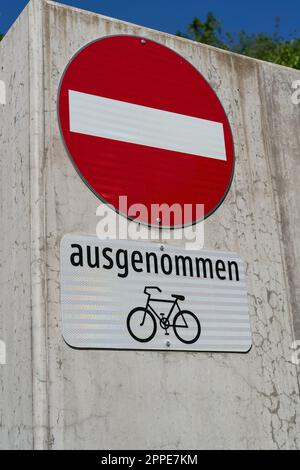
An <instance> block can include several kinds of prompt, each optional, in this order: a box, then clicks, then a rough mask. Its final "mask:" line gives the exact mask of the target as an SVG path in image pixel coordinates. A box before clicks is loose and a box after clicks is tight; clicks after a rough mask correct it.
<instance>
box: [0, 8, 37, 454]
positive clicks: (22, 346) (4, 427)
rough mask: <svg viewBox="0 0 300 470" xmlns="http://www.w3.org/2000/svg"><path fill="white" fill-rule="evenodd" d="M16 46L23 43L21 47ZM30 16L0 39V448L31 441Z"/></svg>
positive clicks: (22, 445)
mask: <svg viewBox="0 0 300 470" xmlns="http://www.w3.org/2000/svg"><path fill="white" fill-rule="evenodd" d="M20 45H23V46H22V47H20ZM28 63H29V57H28V14H27V12H24V14H23V16H22V17H20V18H19V19H18V20H17V21H16V22H15V24H14V26H13V27H12V29H11V30H10V33H9V34H8V35H7V36H6V37H5V38H4V39H3V41H1V46H0V80H3V81H4V83H5V88H6V104H5V105H2V104H0V191H1V196H0V204H1V208H0V228H1V243H0V266H1V269H0V339H1V340H3V341H5V343H6V348H7V364H6V365H0V449H1V448H11V449H22V448H30V447H32V445H33V439H32V362H31V335H32V331H31V287H30V286H31V282H30V224H29V220H30V204H29V198H30V177H29V153H30V149H29V132H28V129H29V109H28V106H29V75H28Z"/></svg>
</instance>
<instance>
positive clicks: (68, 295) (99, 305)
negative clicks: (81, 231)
mask: <svg viewBox="0 0 300 470" xmlns="http://www.w3.org/2000/svg"><path fill="white" fill-rule="evenodd" d="M60 256H61V306H62V326H63V336H64V339H65V341H66V342H67V343H68V344H69V345H70V346H73V347H77V348H101V349H102V348H104V349H150V350H153V349H158V350H159V349H160V350H170V351H172V350H181V351H188V350H190V351H216V352H217V351H223V352H226V351H228V352H230V351H232V352H247V351H249V350H250V348H251V331H250V322H249V312H248V305H247V290H246V282H245V271H244V263H243V261H242V260H241V258H240V257H239V256H238V255H236V254H235V253H226V252H219V251H207V250H201V251H187V250H183V249H177V248H173V247H169V246H161V245H159V244H153V243H151V244H150V243H143V242H129V241H123V240H122V241H119V240H99V239H98V238H97V237H92V236H83V235H73V234H72V235H65V236H64V237H63V239H62V241H61V254H60Z"/></svg>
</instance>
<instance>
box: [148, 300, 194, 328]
mask: <svg viewBox="0 0 300 470" xmlns="http://www.w3.org/2000/svg"><path fill="white" fill-rule="evenodd" d="M147 295H148V299H147V303H146V307H145V314H144V317H143V321H142V323H141V326H143V325H144V323H145V319H146V315H147V310H150V311H151V312H152V313H153V314H154V315H155V316H156V318H157V319H158V320H159V321H160V320H161V317H160V316H159V315H158V313H157V312H156V311H155V310H154V308H153V307H152V305H150V302H164V303H170V304H173V305H172V307H171V308H170V311H169V313H168V315H167V316H166V317H165V318H166V320H169V318H170V316H171V315H172V312H173V310H174V308H175V307H177V308H178V312H180V311H181V308H180V307H179V305H178V299H174V300H164V299H151V294H147ZM184 321H185V320H184ZM170 326H172V325H170Z"/></svg>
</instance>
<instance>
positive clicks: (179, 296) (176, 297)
mask: <svg viewBox="0 0 300 470" xmlns="http://www.w3.org/2000/svg"><path fill="white" fill-rule="evenodd" d="M171 297H173V298H174V299H177V300H184V299H185V297H184V295H177V294H171Z"/></svg>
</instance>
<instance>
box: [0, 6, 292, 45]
mask: <svg viewBox="0 0 300 470" xmlns="http://www.w3.org/2000/svg"><path fill="white" fill-rule="evenodd" d="M27 3H28V0H0V31H1V32H5V31H7V30H8V28H9V27H10V25H11V24H12V23H13V22H14V20H15V19H16V18H17V17H18V15H19V13H20V12H21V11H22V9H23V8H24V6H25V5H26V4H27ZM60 3H65V4H68V5H73V6H76V7H79V8H83V9H86V10H90V11H95V12H98V13H102V14H104V15H107V16H112V17H114V18H120V19H122V20H125V21H130V22H132V23H136V24H140V25H144V26H148V27H150V28H154V29H158V30H160V31H166V32H169V33H176V31H177V30H178V29H180V30H184V29H185V27H186V25H187V24H188V23H189V22H190V21H191V19H192V18H193V17H194V16H198V17H200V18H205V16H206V14H207V12H208V11H212V12H213V13H214V14H215V16H217V17H218V18H219V19H220V20H221V21H222V25H223V31H229V32H232V33H234V32H238V31H240V30H242V29H243V30H245V31H246V32H248V33H255V32H258V31H263V32H265V33H271V32H272V31H273V29H274V23H275V18H276V17H277V16H279V17H280V18H281V29H280V32H281V35H282V36H283V37H286V38H287V37H288V36H289V33H291V32H292V31H294V30H296V29H297V30H298V36H300V0H251V2H245V1H243V0H203V1H201V0H64V1H63V2H60Z"/></svg>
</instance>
